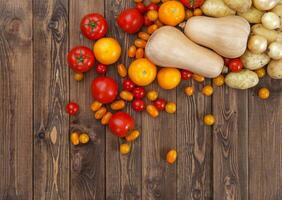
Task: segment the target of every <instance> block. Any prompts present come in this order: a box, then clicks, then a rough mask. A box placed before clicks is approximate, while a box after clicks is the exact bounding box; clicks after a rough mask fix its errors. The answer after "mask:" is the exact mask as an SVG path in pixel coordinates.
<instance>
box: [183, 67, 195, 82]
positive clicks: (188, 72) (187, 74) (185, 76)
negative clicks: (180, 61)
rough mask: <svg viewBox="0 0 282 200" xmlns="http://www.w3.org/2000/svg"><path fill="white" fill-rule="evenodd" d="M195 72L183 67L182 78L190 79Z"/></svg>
mask: <svg viewBox="0 0 282 200" xmlns="http://www.w3.org/2000/svg"><path fill="white" fill-rule="evenodd" d="M192 75H193V73H192V72H190V71H188V70H186V69H182V70H181V78H182V80H189V79H191V78H192Z"/></svg>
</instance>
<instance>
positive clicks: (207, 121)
mask: <svg viewBox="0 0 282 200" xmlns="http://www.w3.org/2000/svg"><path fill="white" fill-rule="evenodd" d="M204 123H205V125H207V126H212V125H214V123H215V118H214V116H213V115H211V114H209V115H205V116H204Z"/></svg>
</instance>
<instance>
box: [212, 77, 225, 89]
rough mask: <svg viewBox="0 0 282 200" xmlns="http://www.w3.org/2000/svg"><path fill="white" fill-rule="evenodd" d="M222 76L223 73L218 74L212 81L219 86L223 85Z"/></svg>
mask: <svg viewBox="0 0 282 200" xmlns="http://www.w3.org/2000/svg"><path fill="white" fill-rule="evenodd" d="M224 82H225V81H224V76H223V75H219V76H218V77H216V78H214V79H213V83H214V84H215V85H216V86H218V87H220V86H223V85H224Z"/></svg>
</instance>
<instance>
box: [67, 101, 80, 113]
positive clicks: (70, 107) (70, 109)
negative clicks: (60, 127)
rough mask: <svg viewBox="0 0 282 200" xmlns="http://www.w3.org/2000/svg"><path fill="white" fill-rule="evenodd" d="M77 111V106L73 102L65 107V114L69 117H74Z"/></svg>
mask: <svg viewBox="0 0 282 200" xmlns="http://www.w3.org/2000/svg"><path fill="white" fill-rule="evenodd" d="M78 111H79V105H78V104H77V103H75V102H69V103H68V104H67V106H66V112H67V113H68V114H69V115H76V114H77V113H78Z"/></svg>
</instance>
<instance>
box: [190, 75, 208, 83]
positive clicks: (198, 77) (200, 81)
mask: <svg viewBox="0 0 282 200" xmlns="http://www.w3.org/2000/svg"><path fill="white" fill-rule="evenodd" d="M192 78H193V80H195V81H197V82H199V83H202V82H204V81H205V77H203V76H201V75H198V74H193V75H192Z"/></svg>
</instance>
